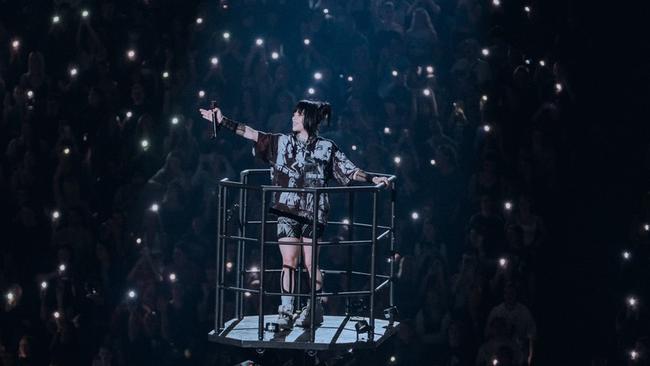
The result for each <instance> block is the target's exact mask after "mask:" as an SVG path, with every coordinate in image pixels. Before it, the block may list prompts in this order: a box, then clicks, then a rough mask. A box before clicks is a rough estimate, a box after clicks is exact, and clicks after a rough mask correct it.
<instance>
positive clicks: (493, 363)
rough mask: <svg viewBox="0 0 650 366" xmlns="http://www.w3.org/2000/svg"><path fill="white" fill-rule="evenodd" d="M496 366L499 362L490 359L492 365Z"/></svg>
mask: <svg viewBox="0 0 650 366" xmlns="http://www.w3.org/2000/svg"><path fill="white" fill-rule="evenodd" d="M498 364H499V360H497V359H496V358H494V359H492V365H494V366H496V365H498Z"/></svg>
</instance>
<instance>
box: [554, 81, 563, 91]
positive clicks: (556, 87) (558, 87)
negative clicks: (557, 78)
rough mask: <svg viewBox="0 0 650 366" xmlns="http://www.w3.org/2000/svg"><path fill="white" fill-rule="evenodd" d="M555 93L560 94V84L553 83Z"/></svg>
mask: <svg viewBox="0 0 650 366" xmlns="http://www.w3.org/2000/svg"><path fill="white" fill-rule="evenodd" d="M555 91H556V92H558V93H561V92H562V84H560V83H555Z"/></svg>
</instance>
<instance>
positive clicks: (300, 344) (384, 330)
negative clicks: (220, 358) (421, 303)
mask: <svg viewBox="0 0 650 366" xmlns="http://www.w3.org/2000/svg"><path fill="white" fill-rule="evenodd" d="M277 317H278V315H277V314H272V315H265V316H264V323H265V324H266V323H267V322H274V321H276V319H277ZM361 320H366V321H368V322H369V319H368V318H367V317H366V318H364V317H346V316H331V315H326V316H325V317H324V320H323V324H321V325H320V326H318V327H316V332H315V338H314V342H313V343H311V342H309V329H304V328H299V327H294V329H292V330H286V331H284V332H278V333H273V332H267V331H265V332H264V339H263V340H261V341H260V340H259V339H258V328H257V327H258V317H257V315H251V316H246V317H244V318H242V319H241V320H238V319H231V320H229V321H227V322H226V323H225V328H224V330H223V331H221V333H220V334H219V335H217V334H216V333H215V331H214V330H213V331H211V332H210V334H209V339H210V341H213V342H217V343H222V344H228V345H232V346H237V347H242V348H260V349H271V348H274V349H301V350H313V351H324V350H350V349H363V348H376V347H378V346H379V345H380V344H381V343H382V342H384V341H385V340H387V339H388V338H390V336H391V335H393V334H394V333H395V332H396V331H397V329H398V327H399V322H392V323H389V322H388V321H387V320H383V319H375V333H374V342H368V334H367V333H364V334H359V337H358V339H357V332H356V330H355V327H354V326H355V324H356V323H357V321H361Z"/></svg>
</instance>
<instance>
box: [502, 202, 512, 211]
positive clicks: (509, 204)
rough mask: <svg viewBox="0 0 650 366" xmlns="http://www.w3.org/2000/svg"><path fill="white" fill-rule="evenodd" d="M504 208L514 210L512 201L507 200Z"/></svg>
mask: <svg viewBox="0 0 650 366" xmlns="http://www.w3.org/2000/svg"><path fill="white" fill-rule="evenodd" d="M503 208H505V209H506V210H508V211H510V210H512V202H510V201H506V202H505V203H504V204H503Z"/></svg>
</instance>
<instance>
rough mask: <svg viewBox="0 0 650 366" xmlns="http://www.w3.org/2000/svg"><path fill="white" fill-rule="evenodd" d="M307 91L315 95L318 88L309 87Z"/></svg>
mask: <svg viewBox="0 0 650 366" xmlns="http://www.w3.org/2000/svg"><path fill="white" fill-rule="evenodd" d="M307 93H309V94H310V95H313V94H315V93H316V89H314V88H309V89H307Z"/></svg>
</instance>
